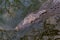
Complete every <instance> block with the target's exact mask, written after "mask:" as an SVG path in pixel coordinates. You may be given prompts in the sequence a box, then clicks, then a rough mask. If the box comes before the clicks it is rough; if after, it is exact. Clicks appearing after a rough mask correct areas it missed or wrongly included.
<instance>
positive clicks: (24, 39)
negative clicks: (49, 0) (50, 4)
mask: <svg viewBox="0 0 60 40" xmlns="http://www.w3.org/2000/svg"><path fill="white" fill-rule="evenodd" d="M45 1H46V0H0V40H44V39H46V40H55V39H56V40H57V39H59V38H55V39H54V37H55V36H56V35H60V34H59V32H60V31H59V30H57V29H55V27H56V26H60V17H58V19H57V21H56V23H57V24H50V23H49V20H48V23H47V21H46V20H47V19H46V20H45V21H44V22H42V23H43V26H42V27H43V29H36V28H34V27H33V26H32V25H31V26H32V28H31V29H30V30H29V31H28V32H27V31H26V29H25V30H23V31H18V32H17V31H15V30H5V29H2V30H1V27H2V28H6V29H10V28H12V29H13V28H15V26H16V25H17V24H18V23H19V22H20V21H21V20H23V19H24V18H25V17H26V15H27V14H29V13H30V12H34V11H36V10H38V9H39V8H40V6H41V5H42V4H43V3H44V2H45ZM54 23H55V22H54ZM35 25H37V24H35ZM39 25H41V24H39ZM7 26H8V28H7ZM37 27H38V26H37ZM39 27H40V26H39ZM47 37H48V38H47Z"/></svg>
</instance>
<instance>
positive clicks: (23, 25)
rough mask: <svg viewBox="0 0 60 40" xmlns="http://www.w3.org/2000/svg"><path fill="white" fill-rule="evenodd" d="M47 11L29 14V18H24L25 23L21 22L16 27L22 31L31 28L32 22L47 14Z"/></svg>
mask: <svg viewBox="0 0 60 40" xmlns="http://www.w3.org/2000/svg"><path fill="white" fill-rule="evenodd" d="M45 12H46V10H42V11H39V12H37V13H36V14H33V13H31V14H29V15H28V16H27V17H25V18H24V20H23V21H21V22H20V23H19V24H18V25H17V26H16V28H15V29H16V30H17V31H18V30H21V29H25V28H26V27H29V26H30V25H31V22H32V21H34V20H35V19H37V18H39V16H40V15H41V14H43V13H45Z"/></svg>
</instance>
